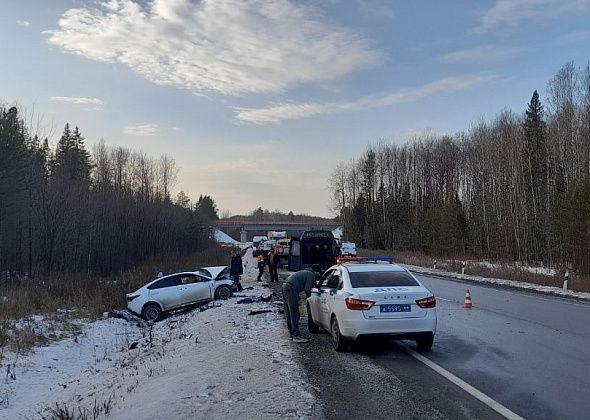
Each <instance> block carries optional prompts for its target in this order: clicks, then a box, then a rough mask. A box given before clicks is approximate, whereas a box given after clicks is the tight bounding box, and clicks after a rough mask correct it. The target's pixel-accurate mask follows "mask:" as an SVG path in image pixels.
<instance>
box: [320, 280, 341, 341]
mask: <svg viewBox="0 0 590 420" xmlns="http://www.w3.org/2000/svg"><path fill="white" fill-rule="evenodd" d="M335 276H336V279H335V280H334V277H335ZM339 278H340V277H339V276H338V270H330V273H329V275H327V276H326V277H324V278H323V281H322V283H321V284H320V299H319V301H320V317H319V321H320V322H321V324H322V325H323V326H324V328H326V330H327V331H329V330H330V315H331V314H332V312H331V307H332V300H333V299H334V294H335V293H336V286H335V285H334V281H336V283H335V284H336V285H338V280H339Z"/></svg>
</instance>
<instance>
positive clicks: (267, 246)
mask: <svg viewBox="0 0 590 420" xmlns="http://www.w3.org/2000/svg"><path fill="white" fill-rule="evenodd" d="M276 244H277V241H273V240H268V241H264V242H262V244H260V247H259V252H258V254H259V255H260V254H262V255H265V256H266V255H268V253H269V252H270V250H271V249H275V245H276Z"/></svg>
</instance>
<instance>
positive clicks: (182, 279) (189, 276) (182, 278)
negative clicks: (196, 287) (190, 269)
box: [178, 274, 200, 284]
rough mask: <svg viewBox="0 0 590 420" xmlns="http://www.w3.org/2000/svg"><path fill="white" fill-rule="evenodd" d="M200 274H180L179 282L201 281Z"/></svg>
mask: <svg viewBox="0 0 590 420" xmlns="http://www.w3.org/2000/svg"><path fill="white" fill-rule="evenodd" d="M199 278H200V277H199V276H196V275H194V274H182V275H179V276H178V284H191V283H196V282H198V281H199Z"/></svg>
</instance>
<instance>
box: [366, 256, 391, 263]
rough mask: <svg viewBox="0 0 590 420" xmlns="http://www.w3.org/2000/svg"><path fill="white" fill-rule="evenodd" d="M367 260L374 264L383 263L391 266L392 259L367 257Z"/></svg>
mask: <svg viewBox="0 0 590 420" xmlns="http://www.w3.org/2000/svg"><path fill="white" fill-rule="evenodd" d="M367 260H368V261H369V262H374V263H378V262H385V263H389V264H393V257H369V258H368V259H367Z"/></svg>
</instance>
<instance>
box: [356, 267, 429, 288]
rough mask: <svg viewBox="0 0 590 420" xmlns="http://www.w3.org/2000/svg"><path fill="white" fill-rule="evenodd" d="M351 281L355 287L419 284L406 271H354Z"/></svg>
mask: <svg viewBox="0 0 590 420" xmlns="http://www.w3.org/2000/svg"><path fill="white" fill-rule="evenodd" d="M349 274H350V283H351V285H352V287H353V288H359V287H397V286H418V283H417V282H416V280H414V279H413V278H412V276H410V275H409V274H408V273H406V272H404V271H370V272H364V273H359V272H356V273H355V272H352V273H349Z"/></svg>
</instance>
